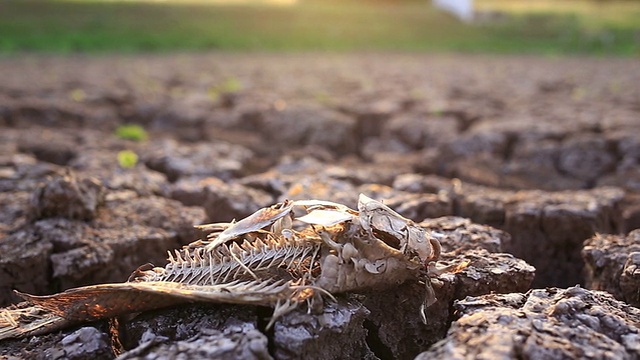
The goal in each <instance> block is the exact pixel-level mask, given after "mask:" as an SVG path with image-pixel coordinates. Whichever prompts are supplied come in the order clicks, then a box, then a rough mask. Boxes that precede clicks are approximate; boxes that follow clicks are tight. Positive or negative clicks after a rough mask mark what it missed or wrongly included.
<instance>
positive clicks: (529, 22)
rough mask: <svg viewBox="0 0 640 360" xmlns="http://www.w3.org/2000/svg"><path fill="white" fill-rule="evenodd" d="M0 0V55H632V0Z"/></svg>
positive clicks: (636, 46)
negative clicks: (464, 6)
mask: <svg viewBox="0 0 640 360" xmlns="http://www.w3.org/2000/svg"><path fill="white" fill-rule="evenodd" d="M475 8H476V17H475V20H474V21H472V22H463V21H460V20H458V19H457V18H455V17H454V16H452V15H451V14H449V13H447V12H444V11H442V10H439V9H436V8H435V7H433V6H432V4H431V2H430V1H424V0H423V1H419V0H396V1H392V0H324V1H321V0H298V1H295V0H271V1H268V0H263V1H258V0H255V1H238V0H235V1H234V0H227V1H225V0H214V1H211V0H209V1H208V0H165V1H153V0H147V1H134V0H121V1H109V0H49V1H44V0H39V1H38V0H0V54H12V53H22V52H32V51H37V52H42V51H44V52H57V53H60V52H63V53H67V52H91V53H95V52H114V51H115V52H140V51H143V52H150V51H154V52H156V51H176V50H180V51H184V50H187V51H191V50H196V51H199V50H215V49H220V50H231V51H247V50H248V51H317V50H321V51H324V50H326V51H454V52H489V53H538V54H540V53H542V54H615V55H626V56H636V55H639V54H640V1H637V0H626V1H623V0H600V1H597V0H564V1H563V0H477V1H476V2H475Z"/></svg>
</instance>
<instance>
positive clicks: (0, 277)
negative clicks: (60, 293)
mask: <svg viewBox="0 0 640 360" xmlns="http://www.w3.org/2000/svg"><path fill="white" fill-rule="evenodd" d="M52 249H53V246H52V245H51V243H48V242H42V241H40V240H39V237H38V236H37V235H36V234H35V233H34V232H33V231H31V230H29V229H22V230H19V231H16V232H14V233H12V234H9V235H6V236H3V237H0V254H2V256H0V306H5V305H8V304H10V303H12V302H16V301H18V300H19V298H18V297H17V296H16V295H14V294H13V290H14V289H19V290H20V291H24V292H28V293H30V294H40V295H42V294H43V293H45V292H46V291H47V289H48V285H49V279H48V274H49V271H50V270H49V262H48V259H49V255H50V254H51V252H52Z"/></svg>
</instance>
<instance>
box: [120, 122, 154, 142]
mask: <svg viewBox="0 0 640 360" xmlns="http://www.w3.org/2000/svg"><path fill="white" fill-rule="evenodd" d="M115 135H116V136H117V137H118V138H120V139H125V140H133V141H144V140H147V138H148V137H149V134H147V131H146V130H145V129H144V128H143V127H142V126H140V125H138V124H124V125H120V126H118V128H117V129H116V131H115Z"/></svg>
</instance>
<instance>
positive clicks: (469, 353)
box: [416, 287, 640, 359]
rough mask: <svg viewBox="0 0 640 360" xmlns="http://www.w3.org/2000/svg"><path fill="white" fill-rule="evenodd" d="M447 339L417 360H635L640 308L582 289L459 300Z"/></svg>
mask: <svg viewBox="0 0 640 360" xmlns="http://www.w3.org/2000/svg"><path fill="white" fill-rule="evenodd" d="M455 308H456V311H457V312H456V314H457V316H458V317H459V318H458V320H456V321H455V322H454V323H453V325H452V327H451V329H449V331H448V334H447V337H446V338H445V339H444V340H442V341H440V342H438V343H437V344H435V345H434V346H433V347H432V348H431V349H430V350H429V351H427V352H424V353H422V354H420V355H419V356H418V357H417V358H416V359H467V358H487V359H489V358H490V359H504V358H517V357H524V358H545V359H547V358H548V359H575V358H593V359H596V358H597V359H636V358H638V356H639V355H640V333H639V332H638V324H640V310H638V309H636V308H633V307H631V306H629V305H627V304H625V303H622V302H619V301H616V300H615V299H613V297H612V296H611V295H610V294H607V293H604V292H599V291H589V290H585V289H582V288H580V287H572V288H569V289H566V290H564V289H557V288H549V289H546V290H531V291H530V292H528V293H527V294H504V295H494V294H491V295H483V296H479V297H468V298H466V299H464V300H461V301H457V302H456V304H455Z"/></svg>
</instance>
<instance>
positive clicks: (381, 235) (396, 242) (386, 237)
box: [373, 229, 400, 250]
mask: <svg viewBox="0 0 640 360" xmlns="http://www.w3.org/2000/svg"><path fill="white" fill-rule="evenodd" d="M373 235H375V237H376V238H378V240H382V241H383V242H384V243H385V244H387V245H389V246H391V247H392V248H394V249H396V250H400V239H398V238H397V237H395V236H393V235H391V234H389V233H387V232H384V231H381V230H377V229H374V230H373Z"/></svg>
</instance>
